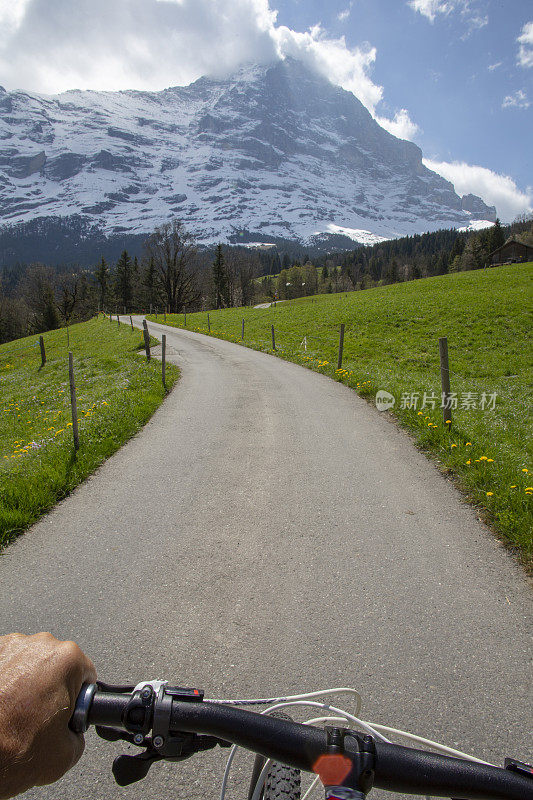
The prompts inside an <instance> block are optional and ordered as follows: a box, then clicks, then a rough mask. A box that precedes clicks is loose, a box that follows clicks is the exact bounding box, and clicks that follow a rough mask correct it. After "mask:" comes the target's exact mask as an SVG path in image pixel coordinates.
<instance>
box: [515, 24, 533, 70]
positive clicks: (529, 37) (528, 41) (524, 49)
mask: <svg viewBox="0 0 533 800" xmlns="http://www.w3.org/2000/svg"><path fill="white" fill-rule="evenodd" d="M516 41H517V42H518V44H519V45H520V47H519V48H518V63H519V65H520V66H521V67H533V22H526V24H525V25H524V27H523V28H522V33H521V34H520V36H519V37H518V39H517V40H516Z"/></svg>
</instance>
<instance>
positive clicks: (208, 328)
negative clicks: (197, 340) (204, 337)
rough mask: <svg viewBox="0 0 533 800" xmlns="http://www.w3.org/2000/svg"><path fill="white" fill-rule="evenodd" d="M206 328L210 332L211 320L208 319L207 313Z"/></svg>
mask: <svg viewBox="0 0 533 800" xmlns="http://www.w3.org/2000/svg"><path fill="white" fill-rule="evenodd" d="M207 330H208V331H209V333H211V321H210V319H209V314H208V315H207Z"/></svg>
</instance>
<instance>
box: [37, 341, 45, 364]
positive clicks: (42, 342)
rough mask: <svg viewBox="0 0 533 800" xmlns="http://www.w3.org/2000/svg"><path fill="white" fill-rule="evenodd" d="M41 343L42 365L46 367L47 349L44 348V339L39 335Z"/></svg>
mask: <svg viewBox="0 0 533 800" xmlns="http://www.w3.org/2000/svg"><path fill="white" fill-rule="evenodd" d="M39 344H40V346H41V367H44V365H45V364H46V350H45V349H44V339H43V337H42V336H39Z"/></svg>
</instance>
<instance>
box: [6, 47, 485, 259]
mask: <svg viewBox="0 0 533 800" xmlns="http://www.w3.org/2000/svg"><path fill="white" fill-rule="evenodd" d="M75 215H80V216H81V217H83V218H86V220H87V223H88V225H94V224H96V225H97V226H98V227H99V228H100V229H101V230H102V233H103V234H104V235H107V236H113V235H119V236H120V235H122V234H128V235H129V234H131V235H137V234H141V233H149V232H150V231H151V230H153V228H154V227H155V226H156V225H158V224H161V223H162V222H165V221H167V220H168V219H169V218H170V217H173V216H175V217H179V218H180V219H181V220H182V221H183V222H184V224H185V225H186V226H187V227H188V228H190V229H191V230H192V231H193V232H194V233H196V234H197V235H198V238H199V240H200V241H201V242H204V243H206V244H207V243H210V242H214V241H219V240H222V241H229V242H243V241H256V240H265V239H268V238H269V237H273V238H276V239H279V238H281V239H291V240H296V241H300V242H301V243H302V244H313V243H314V242H319V241H326V240H327V239H328V237H330V236H335V235H337V236H338V235H341V236H343V237H345V238H348V239H351V240H353V241H358V238H359V240H361V241H364V242H369V241H379V240H381V239H388V238H395V237H397V236H402V235H406V234H412V233H421V232H425V231H429V230H437V229H438V228H443V227H459V226H465V225H468V224H469V223H470V222H471V221H473V220H480V219H485V220H487V223H489V222H491V221H494V219H495V217H496V211H495V209H494V208H493V207H489V206H486V205H485V203H484V202H483V201H482V200H481V199H480V198H478V197H476V196H475V195H466V196H465V197H464V198H460V197H459V196H458V195H457V194H456V193H455V190H454V188H453V185H452V184H451V183H449V182H448V181H446V180H445V179H444V178H442V177H440V176H439V175H437V174H436V173H434V172H431V170H429V169H428V168H427V167H425V166H424V165H423V163H422V151H421V150H420V148H419V147H418V146H417V145H415V144H414V143H412V142H408V141H405V140H402V139H398V138H396V137H394V136H393V135H392V134H390V133H388V132H387V131H385V130H384V129H383V128H381V127H380V126H379V125H378V123H377V122H376V121H375V120H374V119H373V118H372V116H371V115H370V113H369V112H368V111H367V109H366V108H365V107H364V106H363V105H362V103H361V102H360V101H359V100H358V99H357V98H356V97H355V96H354V95H353V94H352V93H351V92H347V91H345V90H344V89H342V88H340V87H338V86H335V85H333V84H332V83H330V82H329V81H328V79H327V78H325V77H322V76H319V75H317V74H316V73H314V72H312V71H311V70H309V69H308V68H307V67H305V66H304V65H303V64H302V63H301V62H300V61H296V60H294V59H285V60H283V61H276V62H274V63H272V64H270V65H245V66H242V67H240V68H239V69H238V70H237V71H236V72H235V73H233V75H232V76H230V77H229V78H226V79H215V78H208V77H202V78H199V79H198V80H197V81H195V82H193V83H191V84H190V85H189V86H185V87H171V88H168V89H164V90H162V91H160V92H147V91H139V90H126V91H121V92H95V91H82V90H72V91H68V92H64V93H62V94H60V95H54V96H45V95H36V94H31V93H27V92H6V91H5V90H4V91H2V92H0V224H2V225H4V226H5V225H8V226H9V227H10V228H11V227H12V226H13V225H15V226H16V225H18V224H19V223H22V222H29V221H31V220H35V219H37V218H40V217H49V216H58V217H65V218H66V217H69V216H75ZM339 231H342V233H341V234H339Z"/></svg>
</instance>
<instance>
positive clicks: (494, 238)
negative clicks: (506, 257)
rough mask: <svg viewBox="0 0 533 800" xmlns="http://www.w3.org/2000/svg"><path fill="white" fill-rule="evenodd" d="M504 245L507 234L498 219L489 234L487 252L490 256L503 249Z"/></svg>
mask: <svg viewBox="0 0 533 800" xmlns="http://www.w3.org/2000/svg"><path fill="white" fill-rule="evenodd" d="M502 244H505V234H504V232H503V230H502V226H501V223H500V220H499V219H496V222H495V223H494V225H493V226H492V228H490V230H489V234H488V237H487V250H488V255H490V254H491V253H493V252H494V250H497V249H498V247H501V246H502Z"/></svg>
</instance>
